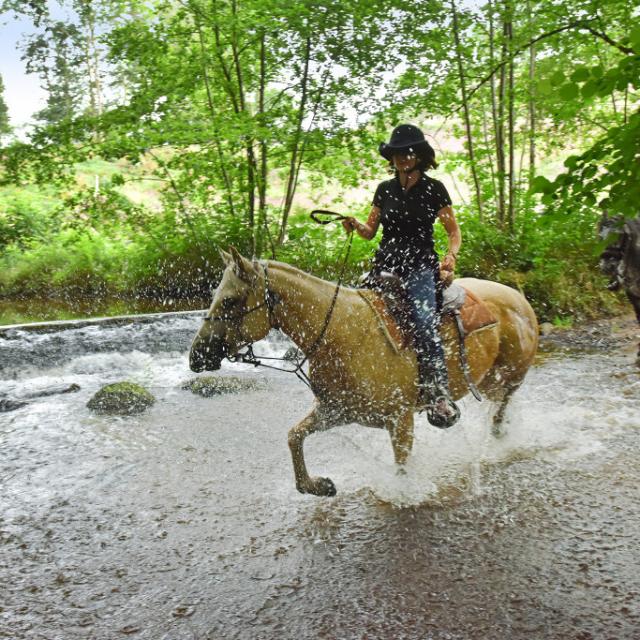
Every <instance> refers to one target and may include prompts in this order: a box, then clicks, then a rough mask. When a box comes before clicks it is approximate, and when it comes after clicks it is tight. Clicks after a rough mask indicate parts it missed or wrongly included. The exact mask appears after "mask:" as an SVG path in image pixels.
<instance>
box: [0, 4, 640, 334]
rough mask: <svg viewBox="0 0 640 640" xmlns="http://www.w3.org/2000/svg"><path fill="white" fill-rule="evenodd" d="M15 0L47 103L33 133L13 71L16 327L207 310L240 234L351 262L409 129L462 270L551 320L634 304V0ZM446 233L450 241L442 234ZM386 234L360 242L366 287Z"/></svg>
mask: <svg viewBox="0 0 640 640" xmlns="http://www.w3.org/2000/svg"><path fill="white" fill-rule="evenodd" d="M52 4H53V3H52V2H47V0H0V10H1V11H2V12H3V18H4V19H5V20H11V19H12V18H14V17H19V18H20V19H25V18H28V19H29V20H30V21H31V23H32V25H33V29H32V32H31V34H30V35H29V36H27V37H25V38H24V39H23V41H22V44H21V50H22V55H23V59H24V60H25V62H26V64H27V70H28V72H29V73H32V74H35V75H36V76H37V77H38V78H39V80H40V83H41V86H42V87H43V89H44V90H45V91H46V96H47V102H46V106H45V107H44V108H43V109H42V110H41V111H40V112H38V113H37V114H36V120H37V122H36V123H35V125H34V126H33V127H31V129H30V131H29V135H28V137H27V138H24V136H21V137H19V136H16V135H15V134H14V133H13V132H12V126H11V124H12V123H11V121H10V119H9V117H8V111H7V108H6V104H5V103H4V101H3V100H2V81H1V78H0V143H1V145H2V146H1V148H0V296H1V300H2V301H3V302H2V304H0V322H13V321H20V320H23V319H46V318H52V317H60V316H75V315H82V314H87V313H97V312H101V313H105V312H106V313H116V312H122V311H136V310H143V309H153V310H161V309H169V308H200V307H202V306H205V300H206V299H208V297H209V294H210V291H211V288H212V287H214V286H215V284H216V282H217V278H218V277H219V274H220V267H221V264H220V258H219V256H218V248H220V247H223V248H226V247H227V246H228V245H230V244H233V245H235V246H236V247H238V248H239V249H240V250H241V251H242V252H244V253H245V254H246V255H255V256H258V257H274V256H275V257H277V259H279V260H283V261H286V262H289V263H292V264H295V265H297V266H299V267H300V268H302V269H304V270H307V271H310V272H312V273H315V274H316V275H320V276H323V277H329V278H335V277H336V276H337V270H338V269H339V266H340V260H341V258H340V256H341V252H342V251H343V249H344V242H345V236H344V232H343V231H342V229H341V228H340V227H339V226H335V227H319V226H317V225H315V224H314V223H313V222H311V221H310V220H309V217H308V214H309V211H310V210H311V209H312V208H314V207H316V206H322V207H325V208H327V207H328V208H333V209H335V210H338V211H342V212H345V213H349V214H352V215H358V216H360V218H361V219H363V218H364V217H366V214H367V213H368V210H369V208H370V203H371V197H372V194H373V190H374V188H375V185H376V183H377V182H379V181H380V180H383V179H386V177H387V166H386V164H385V162H384V161H383V160H382V159H381V158H380V156H379V155H378V154H377V147H378V144H379V142H380V141H382V140H386V139H388V136H389V132H390V131H391V129H392V128H393V126H395V125H396V124H398V123H399V122H407V121H408V122H412V123H415V124H418V125H419V126H421V127H422V128H423V129H424V130H425V131H426V132H427V134H428V139H429V141H430V142H431V144H432V145H433V146H434V147H435V149H436V153H437V158H438V160H439V162H440V163H441V164H440V167H439V168H438V170H437V171H436V172H434V174H433V175H434V176H435V177H437V178H439V179H441V180H443V182H445V184H446V185H447V187H448V188H449V190H450V191H451V193H452V196H453V200H454V206H455V210H456V212H457V216H458V219H459V222H460V224H461V229H462V235H463V250H462V252H461V254H460V257H459V262H458V266H457V272H458V275H461V276H476V277H481V278H489V279H493V280H498V281H500V282H503V283H505V284H509V285H511V286H514V287H517V288H519V289H520V290H522V291H523V292H524V293H525V295H527V297H528V298H529V299H530V300H531V301H532V303H533V305H534V307H535V309H536V311H537V313H538V315H539V317H540V319H541V320H548V321H554V322H556V323H559V324H562V323H566V322H570V321H571V320H572V319H573V318H580V317H584V316H594V315H598V314H601V313H607V312H611V311H614V310H615V309H616V308H617V305H618V304H619V300H618V299H617V298H616V297H615V296H614V294H611V293H609V292H608V291H607V290H606V287H605V285H606V282H605V281H604V280H603V278H602V276H601V275H600V274H599V272H598V254H599V251H600V250H601V249H602V241H601V240H600V239H599V238H598V236H597V231H596V227H597V222H598V219H599V218H600V216H601V214H602V212H603V211H608V212H609V214H611V215H614V214H621V215H623V216H632V215H636V214H637V206H638V202H640V109H639V107H640V101H639V93H638V92H639V90H640V55H639V54H640V27H637V26H634V25H638V24H639V23H640V21H639V17H640V7H639V3H638V2H637V1H630V0H607V1H606V2H605V1H602V0H601V1H596V0H563V1H559V0H518V2H516V1H515V0H488V2H484V3H480V2H470V1H463V0H444V1H441V0H414V2H411V3H405V2H399V1H398V0H286V1H285V0H92V1H87V0H59V2H57V3H56V7H57V8H58V9H59V8H60V5H62V8H64V10H65V13H64V16H65V17H64V18H61V17H60V15H61V13H60V11H59V10H58V11H55V12H54V11H52ZM443 241H444V238H443V236H442V234H440V236H439V242H440V244H441V246H442V242H443ZM376 244H377V243H375V242H373V243H372V242H365V241H363V240H361V239H359V238H356V239H355V240H354V245H353V249H352V251H351V254H350V259H349V264H348V269H347V276H346V278H347V281H348V282H351V283H354V282H355V281H356V280H357V278H358V276H359V275H360V274H361V273H362V272H364V271H366V270H367V266H368V264H369V261H370V259H371V257H372V255H373V252H374V250H375V245H376Z"/></svg>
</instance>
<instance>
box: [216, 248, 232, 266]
mask: <svg viewBox="0 0 640 640" xmlns="http://www.w3.org/2000/svg"><path fill="white" fill-rule="evenodd" d="M218 252H219V253H220V257H221V258H222V262H224V264H225V265H226V266H227V267H228V266H229V265H230V264H231V263H232V262H233V256H232V255H231V254H230V253H227V252H226V251H225V250H224V249H218Z"/></svg>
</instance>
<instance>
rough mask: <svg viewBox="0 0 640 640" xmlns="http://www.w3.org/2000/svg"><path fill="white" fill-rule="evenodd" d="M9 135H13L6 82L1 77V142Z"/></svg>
mask: <svg viewBox="0 0 640 640" xmlns="http://www.w3.org/2000/svg"><path fill="white" fill-rule="evenodd" d="M8 133H11V125H10V123H9V107H7V103H6V102H5V101H4V82H3V80H2V76H1V75H0V140H2V137H3V136H5V135H7V134H8Z"/></svg>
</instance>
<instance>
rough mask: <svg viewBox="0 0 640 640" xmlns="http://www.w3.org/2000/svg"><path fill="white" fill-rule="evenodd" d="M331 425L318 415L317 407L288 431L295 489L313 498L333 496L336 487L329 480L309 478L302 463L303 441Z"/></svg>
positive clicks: (303, 462)
mask: <svg viewBox="0 0 640 640" xmlns="http://www.w3.org/2000/svg"><path fill="white" fill-rule="evenodd" d="M332 426H334V425H333V424H330V423H329V422H327V420H326V418H325V417H323V416H321V415H320V412H319V411H318V409H317V407H316V408H315V409H314V410H313V411H312V412H311V413H310V414H309V415H308V416H307V417H306V418H304V419H303V420H301V421H300V422H299V423H298V424H297V425H296V426H295V427H293V429H291V430H290V431H289V449H290V450H291V459H292V461H293V471H294V473H295V476H296V489H297V490H298V491H299V492H300V493H311V494H313V495H314V496H335V495H336V487H335V485H334V484H333V482H332V481H331V480H330V479H329V478H320V477H317V478H311V477H309V473H308V472H307V465H306V464H305V461H304V440H305V438H306V437H307V436H308V435H311V434H312V433H315V432H316V431H324V430H326V429H330V428H331V427H332Z"/></svg>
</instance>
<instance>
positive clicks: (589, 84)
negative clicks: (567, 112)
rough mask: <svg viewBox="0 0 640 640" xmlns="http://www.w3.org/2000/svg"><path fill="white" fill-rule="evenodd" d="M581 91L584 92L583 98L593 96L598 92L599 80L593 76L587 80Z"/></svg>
mask: <svg viewBox="0 0 640 640" xmlns="http://www.w3.org/2000/svg"><path fill="white" fill-rule="evenodd" d="M580 93H581V94H582V97H583V98H591V97H592V96H595V95H596V93H598V81H597V80H594V79H593V78H592V79H590V80H587V81H586V82H585V83H584V84H583V85H582V89H581V90H580Z"/></svg>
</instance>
